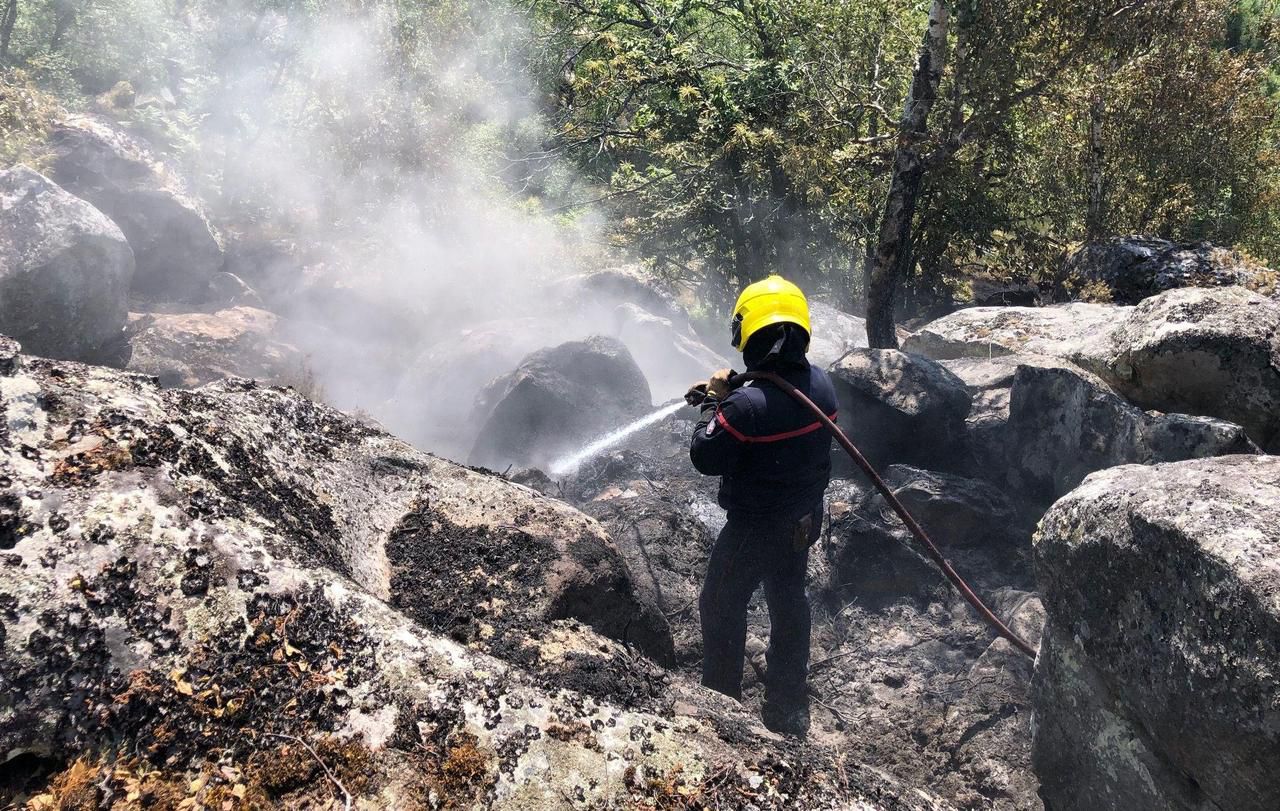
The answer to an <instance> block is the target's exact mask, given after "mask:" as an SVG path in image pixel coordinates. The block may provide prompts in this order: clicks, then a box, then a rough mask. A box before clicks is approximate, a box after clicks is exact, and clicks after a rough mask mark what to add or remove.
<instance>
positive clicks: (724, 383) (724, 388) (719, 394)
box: [707, 369, 733, 400]
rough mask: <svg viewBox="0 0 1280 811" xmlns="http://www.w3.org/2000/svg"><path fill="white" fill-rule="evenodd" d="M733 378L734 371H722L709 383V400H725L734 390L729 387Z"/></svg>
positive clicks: (714, 375)
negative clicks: (730, 379)
mask: <svg viewBox="0 0 1280 811" xmlns="http://www.w3.org/2000/svg"><path fill="white" fill-rule="evenodd" d="M731 377H733V370H732V369H721V370H720V371H718V372H716V373H715V374H713V375H712V376H711V379H710V380H708V381H707V399H709V400H723V399H724V398H726V397H728V396H729V392H731V391H733V389H732V388H731V387H730V386H729V378H731Z"/></svg>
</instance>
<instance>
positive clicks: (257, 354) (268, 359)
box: [127, 307, 321, 398]
mask: <svg viewBox="0 0 1280 811" xmlns="http://www.w3.org/2000/svg"><path fill="white" fill-rule="evenodd" d="M130 317H131V319H132V321H133V323H132V324H131V325H130V332H131V333H132V335H133V356H132V357H131V358H130V360H129V365H128V367H127V368H128V369H129V370H130V371H134V372H140V373H142V374H148V375H155V376H156V377H157V378H159V379H160V382H161V384H162V385H164V386H167V387H175V386H176V387H185V388H192V387H194V386H200V385H203V384H205V383H211V382H213V381H215V380H223V379H225V378H229V377H244V378H251V379H256V380H261V381H264V382H268V383H274V384H279V385H289V386H293V387H295V388H297V389H299V390H300V391H301V392H302V393H303V394H304V395H306V396H310V397H313V398H318V397H319V395H320V393H321V392H320V385H319V383H318V381H316V380H315V379H314V378H312V377H311V374H310V372H309V370H308V367H307V363H306V357H305V356H304V355H303V354H302V352H300V351H299V350H298V349H297V348H295V347H294V346H293V345H292V344H289V343H287V342H285V341H284V340H282V339H281V337H280V334H279V333H280V323H279V322H280V319H279V318H277V317H276V316H275V315H274V314H272V313H269V312H267V311H266V310H260V309H257V308H255V307H230V308H227V309H225V310H219V311H217V312H214V313H134V314H132V315H131V316H130Z"/></svg>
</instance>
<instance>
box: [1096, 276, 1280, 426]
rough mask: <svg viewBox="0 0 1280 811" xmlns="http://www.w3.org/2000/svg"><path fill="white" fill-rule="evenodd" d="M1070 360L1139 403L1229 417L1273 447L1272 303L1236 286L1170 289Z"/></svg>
mask: <svg viewBox="0 0 1280 811" xmlns="http://www.w3.org/2000/svg"><path fill="white" fill-rule="evenodd" d="M1077 360H1078V362H1080V363H1081V365H1084V366H1086V367H1087V368H1089V369H1090V371H1093V372H1095V373H1097V374H1098V375H1099V376H1100V377H1102V378H1103V379H1105V380H1106V381H1107V382H1108V383H1110V384H1111V385H1112V386H1114V387H1115V389H1116V390H1117V391H1119V392H1120V393H1121V394H1123V395H1124V396H1125V397H1127V398H1128V399H1129V400H1131V401H1133V402H1134V403H1136V404H1138V405H1140V406H1142V407H1143V408H1156V409H1160V410H1161V411H1180V412H1185V413H1188V414H1203V415H1206V416H1210V417H1218V418H1220V419H1225V420H1230V421H1232V422H1235V423H1239V424H1240V425H1243V426H1244V428H1245V430H1246V431H1248V432H1249V436H1250V437H1251V438H1252V439H1253V440H1254V441H1255V442H1257V443H1258V444H1259V445H1261V446H1262V447H1263V449H1265V450H1267V451H1268V452H1275V451H1278V450H1280V302H1277V301H1275V300H1273V299H1269V298H1266V297H1265V296H1261V295H1258V294H1257V293H1253V292H1250V291H1248V290H1245V289H1243V288H1239V287H1221V288H1213V289H1185V290H1171V291H1169V292H1167V293H1161V294H1160V295H1158V296H1153V297H1151V298H1149V299H1146V300H1145V301H1143V302H1142V303H1141V304H1139V305H1138V306H1137V307H1136V308H1134V309H1133V311H1132V312H1131V314H1130V315H1129V316H1128V317H1127V318H1126V319H1125V320H1124V321H1123V322H1122V323H1120V324H1118V325H1117V326H1116V327H1115V328H1113V329H1112V330H1110V331H1109V332H1108V333H1107V334H1105V335H1104V336H1099V337H1098V338H1096V339H1095V340H1094V341H1093V342H1092V343H1091V345H1090V346H1088V347H1086V348H1083V349H1082V350H1081V352H1080V353H1079V357H1078V358H1077Z"/></svg>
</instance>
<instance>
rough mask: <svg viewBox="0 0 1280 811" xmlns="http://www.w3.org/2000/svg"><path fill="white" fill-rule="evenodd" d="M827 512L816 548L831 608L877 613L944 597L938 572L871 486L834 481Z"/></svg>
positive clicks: (942, 582)
mask: <svg viewBox="0 0 1280 811" xmlns="http://www.w3.org/2000/svg"><path fill="white" fill-rule="evenodd" d="M826 508H827V516H828V521H829V524H828V527H827V531H826V537H825V538H824V539H823V540H822V541H821V546H820V547H819V548H820V550H821V552H822V555H823V556H824V557H825V558H826V568H827V571H828V572H829V578H828V580H827V582H826V583H823V584H821V585H822V593H823V596H824V597H825V599H826V600H827V601H828V602H829V603H830V604H832V605H846V604H848V603H850V602H857V604H858V605H859V606H862V607H865V608H867V609H869V610H879V609H882V608H884V607H885V606H888V605H891V604H893V603H895V602H897V601H899V600H902V599H903V598H913V599H923V598H925V597H930V596H933V595H937V594H940V593H944V592H945V589H946V587H947V586H946V580H945V578H944V577H943V575H942V573H941V572H940V571H939V570H938V568H937V567H936V566H934V564H933V563H932V561H930V560H929V559H928V557H926V556H925V555H924V554H923V553H922V552H921V551H920V549H919V548H918V547H917V546H916V542H915V541H914V540H913V539H912V538H911V534H910V533H909V532H908V531H907V528H906V527H905V526H903V524H902V522H901V521H900V520H899V519H898V517H897V516H896V515H894V514H893V513H892V512H891V511H890V510H889V508H888V506H887V505H885V504H884V503H883V500H882V499H881V497H880V496H879V494H878V493H876V492H875V490H874V489H873V488H872V487H871V486H870V485H865V484H863V483H862V482H858V481H854V480H852V479H835V480H833V481H832V482H831V486H830V487H829V488H827V494H826Z"/></svg>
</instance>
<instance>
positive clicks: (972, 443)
mask: <svg viewBox="0 0 1280 811" xmlns="http://www.w3.org/2000/svg"><path fill="white" fill-rule="evenodd" d="M940 363H941V364H942V365H943V366H944V367H946V369H947V371H949V372H951V373H952V374H954V375H955V376H956V377H959V378H960V379H961V380H963V381H964V384H965V387H966V388H967V389H968V390H969V396H970V397H971V398H972V400H973V405H972V406H971V407H970V409H969V416H968V417H966V418H965V423H966V424H967V426H968V429H969V430H968V442H969V455H970V457H971V458H972V459H973V464H974V468H973V469H974V475H976V476H980V477H982V478H985V479H987V480H988V481H992V482H995V483H997V484H998V485H999V486H1001V487H1004V486H1006V485H1007V484H1008V477H1007V475H1006V474H1007V472H1008V471H1007V469H1008V466H1009V458H1010V456H1011V455H1012V449H1011V448H1010V442H1011V437H1010V432H1009V395H1010V392H1011V391H1012V389H1013V378H1014V375H1015V374H1016V373H1017V371H1018V367H1019V366H1035V367H1063V366H1066V367H1071V364H1070V363H1069V362H1067V361H1064V360H1061V359H1058V358H1051V357H1046V356H1043V355H997V356H995V357H992V358H954V359H952V360H944V361H940ZM1072 368H1074V367H1072Z"/></svg>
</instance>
